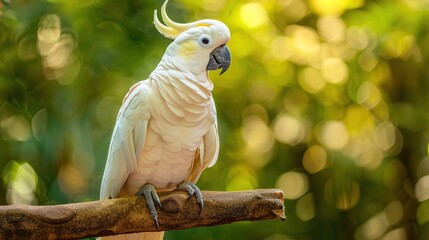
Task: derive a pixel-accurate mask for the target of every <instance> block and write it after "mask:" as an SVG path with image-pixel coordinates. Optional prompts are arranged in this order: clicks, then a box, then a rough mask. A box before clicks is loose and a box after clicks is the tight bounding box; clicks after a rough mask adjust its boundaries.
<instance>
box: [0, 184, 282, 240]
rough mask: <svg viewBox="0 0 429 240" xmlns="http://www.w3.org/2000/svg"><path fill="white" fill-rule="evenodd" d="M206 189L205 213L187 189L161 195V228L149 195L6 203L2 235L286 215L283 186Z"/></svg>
mask: <svg viewBox="0 0 429 240" xmlns="http://www.w3.org/2000/svg"><path fill="white" fill-rule="evenodd" d="M202 193H203V198H204V208H203V210H202V211H201V212H200V208H199V206H198V204H197V202H196V199H195V197H191V198H188V195H187V193H185V192H184V191H180V190H175V191H172V192H166V193H160V194H159V197H160V199H161V205H162V209H160V208H158V207H157V212H158V220H159V229H156V227H155V225H154V221H153V220H152V218H151V216H150V213H149V211H148V209H147V207H146V202H145V200H144V197H129V198H117V199H109V200H101V201H93V202H83V203H72V204H64V205H54V206H28V205H18V204H16V205H9V206H1V207H0V239H76V238H84V237H95V236H108V235H116V234H121V233H132V232H154V231H168V230H177V229H185V228H191V227H196V226H212V225H219V224H226V223H232V222H236V221H256V220H266V219H274V218H280V219H281V220H285V218H286V217H285V213H284V204H283V192H282V191H281V190H278V189H267V190H253V191H240V192H212V191H203V192H202Z"/></svg>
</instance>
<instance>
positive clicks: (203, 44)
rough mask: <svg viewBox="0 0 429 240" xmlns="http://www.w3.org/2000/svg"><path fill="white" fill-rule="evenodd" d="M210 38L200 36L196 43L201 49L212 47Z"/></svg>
mask: <svg viewBox="0 0 429 240" xmlns="http://www.w3.org/2000/svg"><path fill="white" fill-rule="evenodd" d="M212 42H213V41H212V38H211V37H210V36H209V35H202V36H200V37H199V38H198V43H199V44H200V46H201V47H203V48H209V47H211V46H212Z"/></svg>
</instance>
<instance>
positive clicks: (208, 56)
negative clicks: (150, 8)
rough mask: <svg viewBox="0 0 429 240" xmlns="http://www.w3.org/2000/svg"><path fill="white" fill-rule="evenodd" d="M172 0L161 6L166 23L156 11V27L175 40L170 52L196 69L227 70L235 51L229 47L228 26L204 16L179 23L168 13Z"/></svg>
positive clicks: (168, 50)
mask: <svg viewBox="0 0 429 240" xmlns="http://www.w3.org/2000/svg"><path fill="white" fill-rule="evenodd" d="M167 3H168V0H166V1H165V2H164V4H163V5H162V7H161V17H162V20H163V21H164V23H165V25H164V24H162V23H161V22H160V21H159V20H158V16H157V11H156V10H155V13H154V24H155V27H156V29H157V30H158V31H159V32H160V33H161V34H162V35H164V36H165V37H167V38H171V39H174V41H173V43H171V44H170V46H169V47H168V49H167V54H169V55H171V56H173V57H175V58H177V59H180V60H181V62H182V64H186V65H187V67H188V68H190V70H191V71H193V72H203V71H204V72H206V71H207V70H217V69H222V70H221V72H220V74H222V73H224V72H225V71H226V70H227V69H228V67H229V65H230V63H231V53H230V51H229V49H228V47H227V46H226V43H227V42H228V41H229V38H230V32H229V29H228V27H227V26H226V25H225V24H224V23H222V22H220V21H217V20H212V19H204V20H199V21H195V22H191V23H176V22H174V21H173V20H171V19H170V18H169V17H168V15H167V12H166V6H167Z"/></svg>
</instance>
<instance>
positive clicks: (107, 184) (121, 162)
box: [100, 81, 151, 199]
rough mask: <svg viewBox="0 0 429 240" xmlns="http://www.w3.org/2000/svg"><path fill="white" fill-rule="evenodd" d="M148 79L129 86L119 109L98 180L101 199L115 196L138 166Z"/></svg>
mask: <svg viewBox="0 0 429 240" xmlns="http://www.w3.org/2000/svg"><path fill="white" fill-rule="evenodd" d="M147 83H148V82H147V81H141V82H138V83H136V84H135V85H134V86H132V87H131V88H130V90H129V91H128V93H127V95H126V96H125V98H124V101H123V103H122V106H121V108H120V109H119V113H118V117H117V119H116V125H115V128H114V129H113V135H112V140H111V142H110V148H109V153H108V156H107V162H106V167H105V169H104V175H103V181H102V183H101V191H100V199H109V198H115V197H117V196H118V194H119V192H120V190H121V188H122V186H123V185H124V183H125V181H126V180H127V178H128V175H129V174H130V173H132V172H133V171H135V170H136V168H137V160H138V159H139V154H140V153H141V152H142V150H143V146H144V144H145V140H146V133H147V125H148V122H149V119H150V111H149V108H150V103H149V97H150V93H151V91H150V88H149V86H148V85H147Z"/></svg>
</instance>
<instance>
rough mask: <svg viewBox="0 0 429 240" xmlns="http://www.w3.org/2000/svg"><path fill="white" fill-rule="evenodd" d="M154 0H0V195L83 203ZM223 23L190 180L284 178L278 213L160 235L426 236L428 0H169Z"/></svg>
mask: <svg viewBox="0 0 429 240" xmlns="http://www.w3.org/2000/svg"><path fill="white" fill-rule="evenodd" d="M161 5H162V1H161V0H157V1H144V0H127V1H113V0H89V1H82V0H74V1H65V0H64V1H61V0H50V1H40V0H33V1H29V0H18V1H0V141H1V143H0V153H1V155H0V170H1V171H0V177H1V182H2V183H3V184H2V185H1V186H0V188H1V190H0V203H1V204H12V203H25V204H59V203H67V202H80V201H90V200H96V199H97V198H98V192H99V186H100V182H101V177H102V174H103V169H104V164H105V159H106V155H107V149H108V143H109V141H110V135H111V131H112V128H113V126H114V121H115V118H116V114H117V111H118V108H119V106H120V104H121V101H122V97H123V96H124V95H125V93H126V92H127V90H128V88H129V87H130V86H131V85H132V84H133V83H135V82H136V81H138V80H140V79H145V78H146V77H147V76H148V75H149V74H150V72H151V70H153V69H154V67H155V66H156V65H157V64H158V62H159V60H160V58H161V56H162V54H163V52H164V50H165V48H166V47H167V45H168V44H169V42H170V41H169V40H167V39H164V38H163V37H162V36H161V35H160V34H158V33H157V32H156V30H155V28H154V27H153V24H152V23H151V22H152V18H153V10H154V9H159V8H160V6H161ZM168 12H169V14H170V16H171V18H172V19H174V20H176V21H178V22H190V21H194V20H198V19H202V18H214V19H219V20H221V21H223V22H225V23H226V24H227V25H228V26H229V27H230V30H231V33H232V38H231V41H230V43H229V46H230V49H231V51H232V54H233V62H232V65H231V68H230V69H229V71H228V72H227V73H226V74H224V75H222V76H221V77H218V76H217V73H212V74H211V76H212V79H213V80H214V82H215V85H216V88H215V90H214V96H215V100H216V103H217V108H218V119H219V126H220V135H221V153H220V160H219V161H218V163H217V165H215V167H213V168H211V169H208V170H206V171H205V172H204V173H203V175H202V177H201V179H200V181H199V186H200V187H201V188H202V189H210V190H228V191H232V190H244V189H255V188H274V187H277V188H282V189H283V190H284V192H285V205H286V213H287V216H288V219H287V220H286V222H280V221H266V222H255V223H248V222H245V223H237V224H232V225H228V226H218V227H210V228H195V229H188V230H183V231H177V232H169V233H167V235H166V239H167V240H168V239H208V240H210V239H265V240H286V239H428V238H429V217H428V216H429V159H428V150H429V147H428V131H429V129H428V126H429V124H428V123H429V108H428V106H429V79H428V76H429V75H428V69H429V68H428V66H429V64H428V63H429V55H428V53H429V2H428V1H425V0H379V1H369V0H367V1H365V0H347V1H340V0H308V1H304V0H278V1H275V0H248V1H226V0H202V1H192V0H176V1H172V2H171V3H170V4H169V7H168Z"/></svg>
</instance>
